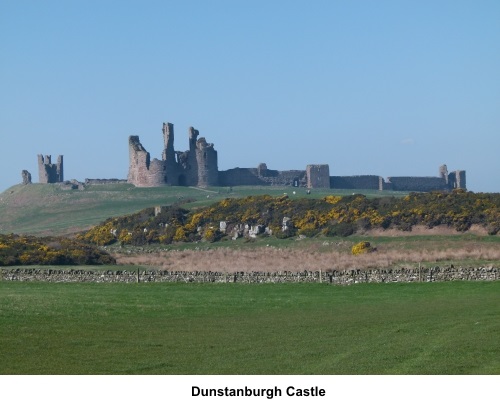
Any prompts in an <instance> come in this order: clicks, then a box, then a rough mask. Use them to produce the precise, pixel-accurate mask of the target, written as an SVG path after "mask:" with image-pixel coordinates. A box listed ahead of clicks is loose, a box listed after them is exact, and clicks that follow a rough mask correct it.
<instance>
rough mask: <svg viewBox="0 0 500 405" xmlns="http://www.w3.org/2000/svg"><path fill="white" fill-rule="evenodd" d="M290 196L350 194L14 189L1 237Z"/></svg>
mask: <svg viewBox="0 0 500 405" xmlns="http://www.w3.org/2000/svg"><path fill="white" fill-rule="evenodd" d="M293 191H296V193H297V194H296V195H295V197H297V198H298V197H299V196H300V197H310V198H318V197H322V196H325V195H331V194H336V195H346V194H352V190H327V189H325V190H314V191H313V193H312V194H311V195H310V196H307V195H306V194H305V190H304V189H293V188H284V187H234V188H233V190H232V192H231V193H229V189H227V188H209V189H207V190H203V189H196V188H191V187H157V188H137V187H134V186H133V185H129V184H114V185H96V186H90V187H88V188H86V189H85V190H83V191H81V190H61V189H60V187H59V186H58V185H55V184H31V185H28V186H23V185H17V186H13V187H11V188H9V189H8V190H6V191H4V192H3V193H1V194H0V233H11V232H12V233H19V234H32V235H36V234H46V235H49V234H50V235H64V234H70V233H74V232H77V231H80V230H83V229H86V228H89V227H90V226H93V225H97V224H98V223H99V222H101V221H103V220H105V219H107V218H110V217H114V216H120V215H125V214H130V213H133V212H136V211H139V210H141V209H143V208H147V207H152V206H155V205H169V204H173V203H176V202H180V201H182V199H194V200H196V201H194V202H191V203H188V204H187V205H186V206H187V207H188V208H189V207H197V206H203V205H207V204H210V203H212V202H214V201H216V200H219V199H222V198H226V197H228V196H230V197H245V196H248V195H257V194H270V195H282V194H283V193H284V192H288V194H289V195H290V196H291V197H292V198H293V197H294V195H293ZM359 192H363V190H359ZM364 194H366V195H389V194H388V192H382V193H380V192H378V191H376V190H365V193H364ZM394 194H395V193H390V195H394ZM207 195H210V198H207ZM396 195H405V194H401V193H399V194H398V193H396Z"/></svg>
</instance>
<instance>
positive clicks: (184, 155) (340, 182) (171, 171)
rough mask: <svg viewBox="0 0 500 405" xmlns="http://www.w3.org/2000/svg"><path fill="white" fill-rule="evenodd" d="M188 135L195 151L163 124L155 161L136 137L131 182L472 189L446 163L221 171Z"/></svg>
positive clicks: (207, 148)
mask: <svg viewBox="0 0 500 405" xmlns="http://www.w3.org/2000/svg"><path fill="white" fill-rule="evenodd" d="M188 134H189V150H187V151H184V152H180V151H175V150H174V126H173V124H171V123H163V141H164V149H163V152H162V159H161V160H159V159H153V160H151V157H150V154H149V152H148V151H147V150H146V149H145V148H144V147H143V146H142V144H141V142H140V140H139V136H137V135H132V136H130V137H129V140H128V142H129V171H128V182H129V183H131V184H134V185H135V186H137V187H157V186H164V185H171V186H197V187H208V186H219V187H231V186H265V185H276V186H294V187H307V188H332V189H371V190H394V191H421V192H426V191H433V190H444V191H447V190H452V189H456V188H461V189H465V188H466V176H465V171H464V170H457V171H452V172H448V169H447V167H446V165H442V166H440V168H439V176H438V177H388V178H387V180H385V179H384V178H383V177H381V176H377V175H364V176H330V168H329V165H327V164H311V165H307V167H306V169H305V170H286V171H279V170H271V169H268V168H267V165H266V164H265V163H261V164H259V165H258V166H257V167H256V168H234V169H229V170H222V171H220V170H219V169H218V161H217V151H216V150H215V149H214V145H213V144H212V143H207V142H206V140H205V138H199V139H198V136H199V131H198V130H196V129H194V128H193V127H190V128H189V131H188ZM61 158H62V157H61ZM61 164H62V161H61ZM61 170H62V167H61ZM61 173H62V171H61Z"/></svg>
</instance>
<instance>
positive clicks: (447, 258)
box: [114, 242, 500, 273]
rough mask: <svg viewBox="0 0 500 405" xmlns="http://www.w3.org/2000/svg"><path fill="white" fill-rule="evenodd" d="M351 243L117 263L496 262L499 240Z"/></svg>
mask: <svg viewBox="0 0 500 405" xmlns="http://www.w3.org/2000/svg"><path fill="white" fill-rule="evenodd" d="M349 246H350V245H349V244H346V243H343V242H337V243H334V242H331V243H328V245H325V243H323V244H316V245H314V244H312V245H308V246H307V247H297V248H284V249H281V248H275V247H259V248H253V249H230V248H218V249H211V250H204V251H198V250H182V251H175V250H174V251H167V252H166V251H160V252H155V253H149V254H146V253H140V254H129V255H127V254H123V253H117V254H115V255H114V256H115V258H116V259H117V263H118V264H133V265H145V266H150V267H153V268H157V269H162V270H172V271H174V270H178V271H220V272H228V273H231V272H237V271H244V272H250V271H263V272H274V271H304V270H308V271H317V270H323V271H326V270H332V269H335V270H345V269H364V268H389V267H394V266H414V265H415V264H417V265H418V263H421V262H424V263H425V262H432V263H433V262H453V263H455V264H457V265H460V262H464V261H471V260H477V261H481V262H483V263H487V262H489V263H492V262H495V263H496V264H498V262H500V249H498V247H497V246H492V245H486V244H485V245H482V244H475V243H471V244H466V243H464V244H463V245H461V246H456V247H448V248H443V247H441V248H440V247H439V246H436V243H432V242H431V243H428V244H427V245H425V244H424V245H422V244H420V247H419V248H418V249H407V248H401V247H398V246H390V245H383V246H381V247H380V248H379V249H378V250H377V251H376V252H373V253H369V254H364V255H360V256H353V255H352V254H351V253H350V251H348V250H349Z"/></svg>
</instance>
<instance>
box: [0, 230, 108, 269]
mask: <svg viewBox="0 0 500 405" xmlns="http://www.w3.org/2000/svg"><path fill="white" fill-rule="evenodd" d="M112 263H115V259H113V258H112V257H111V256H110V255H109V254H108V253H107V252H105V251H102V250H99V249H97V248H96V247H95V246H91V245H89V244H88V243H83V242H81V241H78V240H73V239H68V238H59V237H35V236H19V235H13V234H11V235H1V234H0V266H14V265H30V264H35V265H46V264H50V265H69V264H72V265H79V264H112Z"/></svg>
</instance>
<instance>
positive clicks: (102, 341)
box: [0, 282, 500, 375]
mask: <svg viewBox="0 0 500 405" xmlns="http://www.w3.org/2000/svg"><path fill="white" fill-rule="evenodd" d="M499 298H500V282H489V283H484V282H450V283H422V284H360V285H353V286H349V287H338V286H331V285H325V284H283V285H238V284H220V285H207V284H50V283H17V282H3V283H0V359H1V360H0V373H2V374H233V375H234V374H498V373H500V345H499V344H498V338H499V336H500V306H499V305H498V302H499Z"/></svg>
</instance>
